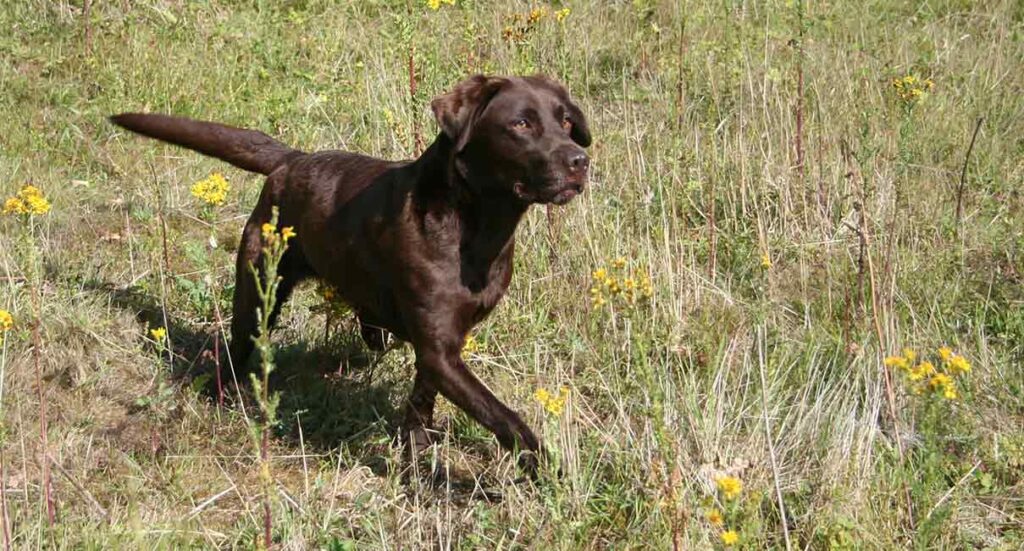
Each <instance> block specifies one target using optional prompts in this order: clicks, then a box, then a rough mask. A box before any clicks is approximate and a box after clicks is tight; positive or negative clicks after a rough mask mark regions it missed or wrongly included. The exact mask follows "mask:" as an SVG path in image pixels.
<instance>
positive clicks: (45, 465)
mask: <svg viewBox="0 0 1024 551" xmlns="http://www.w3.org/2000/svg"><path fill="white" fill-rule="evenodd" d="M31 295H32V308H33V310H35V316H34V317H35V319H33V320H32V363H33V365H34V366H35V371H36V373H35V375H36V392H37V394H38V397H39V446H40V448H41V449H40V451H39V462H40V466H41V467H42V478H43V480H42V486H43V496H44V499H45V500H46V519H47V520H48V521H49V523H50V527H51V528H53V525H54V523H55V522H56V521H57V507H56V504H55V503H54V501H53V480H52V478H51V474H50V462H49V461H47V456H48V455H49V449H50V444H49V442H48V441H47V434H46V432H47V431H46V428H47V427H46V409H47V408H46V406H47V404H46V392H45V391H44V390H43V368H42V362H41V358H42V348H43V339H42V336H41V334H40V332H39V326H40V325H41V324H42V321H41V320H40V309H39V285H33V286H32V291H31Z"/></svg>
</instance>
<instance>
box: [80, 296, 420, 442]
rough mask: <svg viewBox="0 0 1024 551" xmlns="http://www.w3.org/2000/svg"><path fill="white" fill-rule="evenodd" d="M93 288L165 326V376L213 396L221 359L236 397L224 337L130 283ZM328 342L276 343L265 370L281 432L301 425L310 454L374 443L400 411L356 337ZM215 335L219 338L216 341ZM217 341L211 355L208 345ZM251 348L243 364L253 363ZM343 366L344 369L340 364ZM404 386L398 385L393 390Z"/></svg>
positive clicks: (288, 433) (242, 379) (242, 380)
mask: <svg viewBox="0 0 1024 551" xmlns="http://www.w3.org/2000/svg"><path fill="white" fill-rule="evenodd" d="M89 287H90V288H91V289H92V290H93V291H96V292H103V293H107V294H108V295H109V296H110V298H111V302H112V304H114V305H115V306H117V307H119V308H123V309H125V310H128V311H130V312H132V314H133V315H134V316H135V317H136V319H138V320H139V321H140V322H142V323H145V324H147V325H148V326H149V327H150V328H155V327H164V326H166V328H167V337H168V339H169V342H170V344H171V348H172V349H173V357H174V360H173V362H172V363H171V367H170V379H171V380H172V381H174V382H176V383H178V384H180V385H191V386H192V387H193V388H195V389H196V390H197V391H199V392H201V393H202V394H204V395H206V396H207V397H209V398H210V399H211V400H213V401H214V402H215V401H216V400H217V388H216V373H215V371H216V362H215V361H214V359H215V358H217V357H219V359H220V364H221V376H222V378H223V381H224V393H225V399H226V401H225V404H226V405H227V406H228V407H237V405H232V404H233V403H234V402H237V397H238V395H239V393H238V392H237V391H236V389H235V388H234V382H233V381H232V375H231V370H230V367H229V364H228V355H227V352H226V348H225V343H224V342H223V341H222V339H220V338H218V335H216V334H215V333H214V332H213V331H212V328H211V329H210V330H206V329H202V328H198V327H197V326H196V325H195V324H192V323H188V322H187V321H185V322H182V321H179V320H178V319H176V318H175V317H174V316H168V318H167V320H166V324H165V321H164V315H163V308H162V307H161V304H160V301H159V299H158V298H156V297H153V296H150V295H149V294H147V293H145V292H143V291H141V290H139V289H134V288H129V289H125V288H120V287H117V286H114V285H110V284H103V283H96V284H92V285H89ZM334 340H335V341H337V342H335V343H332V344H331V345H330V346H326V347H323V346H312V347H311V346H310V344H309V343H304V342H297V343H291V344H285V345H283V346H280V347H277V349H276V356H275V363H276V364H277V369H276V370H275V371H274V372H273V373H272V374H271V380H270V388H271V389H272V390H276V391H280V392H281V404H280V408H279V412H278V413H279V418H280V419H281V425H282V427H283V430H282V431H280V432H279V436H281V437H284V438H287V439H292V438H294V439H295V441H296V443H298V439H299V436H298V426H297V424H296V420H298V421H299V422H301V424H302V432H303V435H302V437H303V441H304V444H305V445H306V447H307V448H309V449H310V451H313V452H316V453H322V452H327V451H330V450H333V449H335V448H336V447H337V446H338V445H339V444H346V445H348V446H349V447H351V448H353V449H359V448H361V447H362V446H363V445H364V444H366V443H368V442H369V441H371V440H375V441H379V440H380V439H381V437H382V436H384V435H386V434H387V433H392V434H393V433H394V432H395V430H396V425H395V422H396V421H397V419H398V412H397V410H396V407H395V399H394V398H397V397H398V395H401V394H404V392H405V391H406V389H405V388H404V386H403V385H399V384H396V383H395V382H393V381H390V380H388V379H386V378H384V377H375V376H374V375H375V371H377V370H378V369H379V368H380V366H378V365H377V364H379V363H380V362H379V361H378V360H379V359H380V358H379V357H378V356H377V355H375V354H373V353H370V352H368V351H367V350H366V349H365V347H364V346H362V344H361V343H360V341H359V340H358V336H356V335H352V336H347V335H343V336H339V337H337V338H336V339H334ZM218 341H221V342H218ZM216 344H219V345H220V350H219V351H217V352H219V354H217V355H215V349H214V346H215V345H216ZM255 356H256V354H254V357H253V358H250V361H249V363H248V367H250V368H252V369H258V367H257V362H256V358H255ZM340 365H343V366H344V367H345V369H344V370H343V374H342V375H339V374H338V366H340ZM235 371H236V376H237V378H238V383H239V387H240V389H241V395H242V399H243V400H245V401H246V406H247V407H248V406H250V404H251V405H252V406H255V402H254V401H252V396H251V385H250V384H249V377H248V375H244V374H243V370H242V369H240V368H239V366H235ZM396 387H402V388H396Z"/></svg>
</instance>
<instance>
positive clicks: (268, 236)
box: [260, 222, 298, 244]
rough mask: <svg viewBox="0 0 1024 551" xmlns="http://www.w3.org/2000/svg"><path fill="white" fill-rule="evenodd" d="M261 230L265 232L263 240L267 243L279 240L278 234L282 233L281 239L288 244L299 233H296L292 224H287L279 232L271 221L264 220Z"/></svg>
mask: <svg viewBox="0 0 1024 551" xmlns="http://www.w3.org/2000/svg"><path fill="white" fill-rule="evenodd" d="M260 232H261V233H262V234H263V240H264V241H266V242H267V243H273V242H274V241H275V240H277V236H278V235H280V236H281V239H282V240H283V241H284V242H285V244H287V243H288V240H289V239H291V238H293V237H295V236H296V235H298V234H296V233H295V228H293V227H292V226H285V227H284V228H282V229H281V233H280V234H278V233H277V226H275V225H273V224H271V223H270V222H264V223H263V225H262V226H260Z"/></svg>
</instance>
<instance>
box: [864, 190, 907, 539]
mask: <svg viewBox="0 0 1024 551" xmlns="http://www.w3.org/2000/svg"><path fill="white" fill-rule="evenodd" d="M860 224H861V228H860V230H861V239H862V240H863V243H864V249H865V250H866V251H867V253H866V255H865V257H866V259H867V264H868V280H869V282H870V284H871V317H872V319H873V320H874V323H875V334H876V337H877V338H878V365H881V366H883V367H882V380H883V381H884V382H885V396H886V399H887V401H888V403H889V417H890V419H891V421H892V432H893V437H894V438H895V440H896V451H897V452H898V453H899V458H900V464H901V465H902V464H904V452H903V437H902V436H901V435H900V425H899V417H897V415H896V393H895V392H894V391H893V387H892V373H891V372H890V371H889V370H888V369H885V367H884V360H885V350H886V346H887V345H886V341H885V335H884V333H883V331H882V322H881V319H880V316H879V308H878V291H877V285H876V282H877V279H876V278H875V264H874V262H873V261H872V260H871V239H870V237H869V233H868V225H867V216H866V215H865V214H864V206H863V205H861V217H860ZM903 493H904V495H905V498H906V501H907V521H908V522H909V524H910V529H911V530H913V529H914V502H913V501H912V500H911V497H910V486H908V485H907V481H906V480H904V481H903Z"/></svg>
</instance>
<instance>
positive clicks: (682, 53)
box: [676, 2, 688, 132]
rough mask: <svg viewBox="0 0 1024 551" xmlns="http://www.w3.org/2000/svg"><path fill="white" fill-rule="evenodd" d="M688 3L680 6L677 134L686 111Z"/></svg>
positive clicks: (677, 64) (677, 58) (677, 61)
mask: <svg viewBox="0 0 1024 551" xmlns="http://www.w3.org/2000/svg"><path fill="white" fill-rule="evenodd" d="M687 8H688V6H687V5H686V2H680V4H679V11H680V13H679V49H678V50H677V51H676V66H677V69H678V71H679V74H678V76H677V77H676V132H680V131H681V130H682V128H683V113H684V111H685V109H686V78H684V77H685V73H684V72H683V62H684V61H685V60H686V14H687V13H688V11H687Z"/></svg>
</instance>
